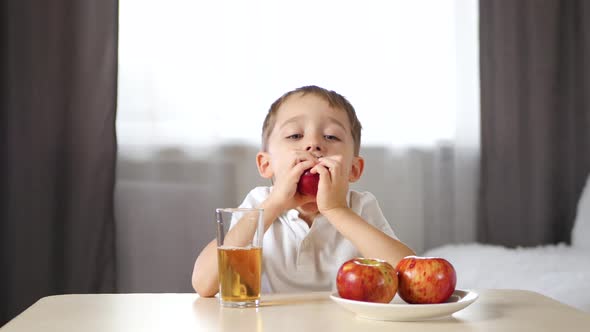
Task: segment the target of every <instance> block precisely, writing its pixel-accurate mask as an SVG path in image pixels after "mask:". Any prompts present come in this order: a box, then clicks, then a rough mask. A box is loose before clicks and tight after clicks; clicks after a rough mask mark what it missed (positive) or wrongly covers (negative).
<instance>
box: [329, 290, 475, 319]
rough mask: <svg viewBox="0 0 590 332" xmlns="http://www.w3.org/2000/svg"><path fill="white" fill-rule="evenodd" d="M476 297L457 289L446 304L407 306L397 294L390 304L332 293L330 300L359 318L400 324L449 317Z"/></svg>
mask: <svg viewBox="0 0 590 332" xmlns="http://www.w3.org/2000/svg"><path fill="white" fill-rule="evenodd" d="M478 296H479V295H478V294H477V293H475V292H471V291H465V290H459V289H457V290H455V292H453V295H451V297H450V298H449V299H448V300H447V302H445V303H440V304H408V303H406V302H404V301H403V300H402V299H401V298H400V297H399V295H398V294H396V295H395V297H394V298H393V300H392V301H391V302H390V303H372V302H362V301H354V300H348V299H343V298H341V297H340V296H339V295H338V292H335V293H332V295H330V298H331V299H332V300H334V302H336V303H338V304H339V305H341V306H342V307H344V308H346V309H348V310H350V311H352V312H354V313H356V314H357V315H358V316H359V317H362V318H367V319H376V320H391V321H400V322H402V321H419V320H427V319H434V318H440V317H445V316H449V315H451V314H452V313H454V312H457V311H459V310H461V309H463V308H465V307H467V306H468V305H470V304H471V303H473V302H474V301H475V300H477V298H478Z"/></svg>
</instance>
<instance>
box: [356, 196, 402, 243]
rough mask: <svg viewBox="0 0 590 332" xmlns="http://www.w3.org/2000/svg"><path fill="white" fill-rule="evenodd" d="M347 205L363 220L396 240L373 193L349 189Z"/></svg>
mask: <svg viewBox="0 0 590 332" xmlns="http://www.w3.org/2000/svg"><path fill="white" fill-rule="evenodd" d="M349 205H350V208H351V209H352V210H353V211H355V212H357V213H358V214H359V215H360V216H361V217H362V218H363V219H364V220H367V221H368V222H369V223H370V224H372V225H373V226H375V227H376V228H377V229H379V230H380V231H382V232H383V233H385V234H387V235H389V236H391V237H392V238H394V239H396V240H398V238H397V236H396V235H395V233H394V232H393V229H392V228H391V226H390V225H389V222H388V221H387V219H385V216H384V215H383V212H382V211H381V208H380V207H379V202H377V198H375V196H374V195H373V194H371V193H370V192H366V191H365V192H357V191H351V192H350V202H349Z"/></svg>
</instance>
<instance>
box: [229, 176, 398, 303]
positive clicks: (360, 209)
mask: <svg viewBox="0 0 590 332" xmlns="http://www.w3.org/2000/svg"><path fill="white" fill-rule="evenodd" d="M271 190H272V187H257V188H254V189H253V190H252V191H250V193H249V194H248V196H246V198H245V199H244V202H242V204H241V205H240V207H258V206H259V205H260V204H261V203H262V202H263V201H264V200H266V198H267V197H268V195H269V194H270V191H271ZM347 203H348V206H349V207H350V208H351V209H352V210H353V211H354V212H355V213H356V214H358V215H359V216H361V217H362V218H363V219H364V220H366V221H367V222H368V223H370V224H371V225H373V226H375V227H376V228H377V229H379V230H381V231H382V232H384V233H385V234H387V235H389V236H391V237H392V238H394V239H397V237H396V236H395V234H394V232H393V230H392V229H391V226H390V225H389V223H388V222H387V220H386V219H385V217H384V216H383V213H382V212H381V208H379V204H378V202H377V199H376V198H375V196H373V194H371V193H369V192H362V193H361V192H357V191H353V190H350V191H349V192H348V196H347ZM358 256H361V253H360V252H359V251H358V250H357V249H356V248H355V247H354V246H353V245H352V243H351V242H350V241H349V240H347V239H346V238H344V237H343V236H342V235H341V234H340V233H339V232H338V231H337V230H336V228H334V227H333V226H332V224H330V222H329V221H328V220H327V219H326V218H325V217H324V216H322V215H318V216H317V217H316V218H315V219H314V221H313V223H312V225H311V227H309V226H308V225H307V223H306V222H305V221H304V220H303V219H301V218H299V212H298V211H297V210H294V209H293V210H289V211H287V212H285V213H283V214H281V215H280V216H279V217H278V218H277V219H276V220H275V221H274V222H273V223H272V225H271V226H270V227H269V228H268V230H267V231H266V233H264V240H263V244H262V271H263V274H262V292H263V293H295V292H309V291H334V290H335V281H336V273H337V272H338V268H340V266H341V265H342V263H344V262H345V261H347V260H349V259H351V258H353V257H358Z"/></svg>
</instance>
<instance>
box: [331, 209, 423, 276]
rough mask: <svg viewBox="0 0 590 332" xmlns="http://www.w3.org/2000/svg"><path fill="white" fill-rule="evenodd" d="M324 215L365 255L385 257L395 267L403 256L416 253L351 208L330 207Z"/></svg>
mask: <svg viewBox="0 0 590 332" xmlns="http://www.w3.org/2000/svg"><path fill="white" fill-rule="evenodd" d="M323 215H324V217H326V218H327V219H328V220H329V221H330V223H332V225H334V227H335V228H336V229H337V230H338V232H340V234H342V236H344V237H345V238H347V239H348V240H350V242H352V244H353V245H354V246H355V247H356V248H357V249H358V250H359V251H360V252H361V254H362V255H363V256H364V257H370V258H379V259H383V260H385V261H387V262H389V264H391V265H392V266H393V267H395V266H396V265H397V263H398V262H399V261H400V260H401V259H402V258H404V257H406V256H409V255H415V253H414V251H413V250H412V249H410V248H409V247H408V246H406V245H405V244H403V243H402V242H401V241H398V240H396V239H394V238H392V237H390V236H389V235H387V234H385V233H383V232H382V231H381V230H379V229H377V228H376V227H374V226H373V225H371V224H369V223H368V222H366V221H365V220H364V219H363V218H362V217H361V216H359V215H358V214H356V213H355V212H354V211H352V210H351V209H350V208H347V207H341V208H335V209H330V210H328V211H324V212H323Z"/></svg>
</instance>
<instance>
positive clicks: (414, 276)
mask: <svg viewBox="0 0 590 332" xmlns="http://www.w3.org/2000/svg"><path fill="white" fill-rule="evenodd" d="M395 269H396V271H397V275H398V279H399V289H398V293H399V296H400V297H401V298H402V299H403V300H404V301H406V302H408V303H412V304H433V303H443V302H445V301H446V300H448V299H449V297H450V296H451V295H453V292H454V291H455V285H456V284H457V274H456V272H455V268H454V267H453V265H452V264H451V263H449V262H448V261H447V260H446V259H444V258H440V257H418V256H407V257H404V258H403V259H402V260H401V261H399V263H398V264H397V266H396V267H395Z"/></svg>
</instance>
